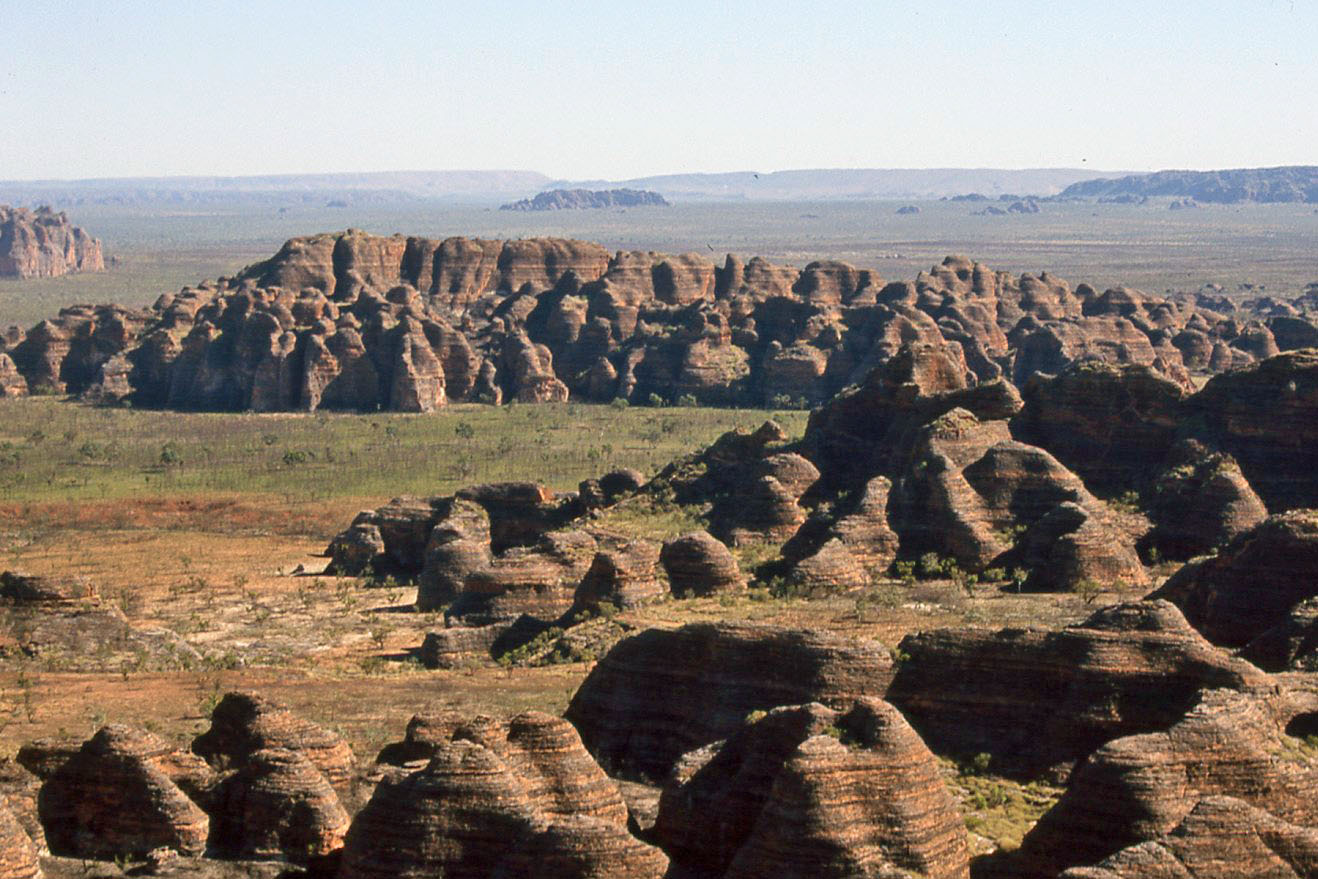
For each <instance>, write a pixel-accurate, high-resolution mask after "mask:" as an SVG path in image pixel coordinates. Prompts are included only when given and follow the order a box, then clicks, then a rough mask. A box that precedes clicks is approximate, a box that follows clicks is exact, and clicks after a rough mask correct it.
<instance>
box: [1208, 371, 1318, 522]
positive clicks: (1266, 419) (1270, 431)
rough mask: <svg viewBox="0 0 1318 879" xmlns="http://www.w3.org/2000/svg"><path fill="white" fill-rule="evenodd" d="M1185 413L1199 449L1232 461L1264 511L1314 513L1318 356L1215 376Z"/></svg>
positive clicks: (1317, 468)
mask: <svg viewBox="0 0 1318 879" xmlns="http://www.w3.org/2000/svg"><path fill="white" fill-rule="evenodd" d="M1187 406H1188V409H1189V414H1190V415H1191V417H1193V418H1194V419H1195V420H1196V426H1197V427H1198V428H1199V434H1198V435H1199V436H1200V437H1201V438H1202V439H1204V441H1205V444H1206V445H1208V446H1209V447H1210V448H1213V449H1217V450H1220V451H1223V452H1226V453H1227V454H1229V455H1231V456H1232V457H1233V458H1235V460H1236V461H1237V462H1239V464H1240V469H1241V471H1242V472H1243V473H1244V476H1245V479H1247V480H1248V482H1249V484H1250V485H1251V486H1252V487H1253V489H1254V491H1256V492H1258V495H1259V497H1260V498H1262V499H1263V502H1264V503H1266V504H1267V506H1268V509H1269V511H1271V512H1281V511H1283V510H1289V509H1294V508H1297V507H1314V506H1318V350H1313V349H1309V350H1304V351H1288V352H1286V353H1285V354H1281V355H1279V356H1277V357H1273V358H1270V359H1268V360H1265V361H1263V362H1261V363H1257V364H1254V365H1252V366H1249V367H1247V368H1245V369H1241V370H1238V371H1235V372H1232V373H1229V374H1226V375H1221V376H1215V377H1214V378H1213V379H1211V380H1210V381H1209V382H1208V384H1207V385H1205V386H1204V389H1203V390H1202V391H1200V392H1199V393H1198V394H1195V395H1194V397H1192V398H1191V399H1190V400H1189V401H1188V403H1187Z"/></svg>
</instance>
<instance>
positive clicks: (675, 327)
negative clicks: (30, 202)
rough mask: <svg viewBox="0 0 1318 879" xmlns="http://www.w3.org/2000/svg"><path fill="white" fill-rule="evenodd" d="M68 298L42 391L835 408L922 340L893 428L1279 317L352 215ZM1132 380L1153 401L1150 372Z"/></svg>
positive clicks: (172, 397)
mask: <svg viewBox="0 0 1318 879" xmlns="http://www.w3.org/2000/svg"><path fill="white" fill-rule="evenodd" d="M1247 304H1248V303H1247ZM1280 305H1281V304H1280V303H1277V302H1264V301H1262V300H1260V301H1258V302H1256V303H1254V304H1253V306H1252V307H1253V308H1254V309H1255V310H1256V311H1257V313H1258V314H1259V315H1260V316H1265V317H1266V318H1267V319H1268V320H1273V319H1275V318H1279V317H1285V319H1287V320H1290V321H1292V322H1294V326H1290V325H1287V326H1285V327H1283V325H1282V324H1280V323H1279V324H1277V326H1278V330H1279V331H1280V332H1282V334H1283V337H1284V339H1285V340H1286V342H1287V344H1288V345H1291V346H1294V345H1296V344H1300V343H1302V342H1303V341H1304V340H1305V339H1306V338H1308V335H1306V333H1305V332H1304V329H1303V328H1304V327H1309V328H1310V330H1311V332H1310V333H1309V335H1314V337H1315V338H1318V330H1313V329H1312V328H1313V322H1312V320H1311V319H1310V318H1309V312H1308V311H1302V310H1300V309H1298V308H1296V307H1293V306H1289V305H1286V308H1281V309H1280V311H1279V306H1280ZM111 308H112V307H111ZM1287 309H1289V310H1287ZM69 311H70V313H68V314H61V315H60V316H59V317H58V318H55V319H52V320H51V321H46V322H43V323H42V324H40V325H38V326H37V327H34V328H33V330H32V332H30V333H28V334H27V335H28V336H30V337H32V338H31V341H30V342H25V341H19V342H15V343H10V342H6V343H5V348H4V349H3V350H0V355H5V354H7V355H9V356H10V357H11V358H12V359H13V361H14V364H15V368H16V369H17V371H18V373H19V375H20V376H22V378H23V380H24V381H25V382H26V383H27V385H28V387H29V389H30V390H32V391H36V390H45V389H49V390H50V391H53V392H65V391H71V392H73V393H78V394H86V395H87V397H88V398H89V399H95V400H99V401H103V402H119V401H127V402H131V403H133V404H134V405H138V406H159V407H170V408H183V409H214V410H254V411H279V410H313V409H320V408H329V409H350V410H365V411H375V410H377V409H394V410H399V411H411V412H427V411H432V410H433V409H435V408H437V407H440V406H442V405H444V404H445V403H446V402H457V401H463V402H473V401H485V402H496V403H497V402H499V401H501V400H520V401H524V402H544V401H561V400H564V399H568V398H569V397H571V398H576V399H588V400H595V401H600V402H604V401H609V400H612V399H615V398H617V397H623V398H626V399H631V400H637V401H648V400H649V399H651V397H652V396H654V397H660V398H663V399H664V400H668V401H677V400H679V399H682V398H687V397H691V398H694V399H695V400H696V401H697V402H700V403H705V404H713V405H747V404H753V405H773V406H780V405H801V404H807V405H815V404H819V403H823V402H824V401H826V400H828V399H829V398H830V397H831V396H832V395H834V394H836V393H837V392H838V391H840V390H842V389H843V388H846V387H848V386H850V385H864V384H866V383H867V382H868V379H867V376H868V375H869V374H870V373H871V372H873V371H874V370H875V369H876V368H880V367H884V366H885V365H886V364H888V363H889V362H890V361H892V360H894V359H895V358H898V355H899V354H900V352H901V351H902V349H903V348H905V347H907V346H914V347H915V348H917V349H919V350H920V351H921V352H923V353H922V354H920V355H919V358H918V359H920V361H921V363H920V366H919V368H918V369H917V370H916V372H918V373H919V378H918V380H917V381H916V384H917V385H919V387H920V391H919V393H918V394H916V395H914V396H912V395H910V394H909V392H903V393H897V394H895V395H892V394H890V395H889V396H888V397H887V398H886V400H885V407H886V408H887V409H889V410H890V411H889V412H888V414H887V415H886V416H885V417H883V418H881V419H880V420H879V421H878V422H877V423H876V424H875V425H874V428H875V430H876V431H877V432H879V433H888V432H889V431H890V429H892V431H893V435H894V436H896V435H898V434H900V425H899V424H894V419H895V420H896V421H897V422H901V421H903V420H904V416H905V415H909V414H910V410H911V409H912V407H914V408H916V409H920V408H922V407H926V406H932V407H933V408H934V409H935V410H936V411H934V412H932V414H930V413H926V416H927V417H933V416H936V415H937V414H940V413H941V412H942V411H946V409H947V408H950V407H951V406H953V405H961V406H965V407H966V408H970V409H971V410H972V411H975V412H976V414H978V415H981V416H987V415H988V414H989V413H988V412H987V411H986V410H983V409H980V408H977V407H976V406H974V405H972V401H971V400H965V399H963V400H958V401H956V402H952V403H950V404H948V405H943V406H940V405H936V404H935V402H934V401H932V400H929V399H921V398H922V397H925V398H927V397H929V396H930V395H936V394H940V393H946V392H949V391H953V390H965V389H971V388H974V387H975V386H977V385H987V386H993V385H995V384H996V383H997V382H999V381H1000V380H1003V379H1010V380H1012V381H1015V382H1017V383H1026V382H1027V381H1029V380H1030V377H1031V376H1036V375H1045V374H1046V375H1050V376H1051V375H1055V374H1057V373H1058V372H1060V371H1064V370H1066V369H1067V368H1068V367H1069V366H1071V365H1072V364H1074V363H1076V362H1079V361H1086V362H1088V361H1096V362H1100V363H1104V364H1110V365H1112V367H1113V368H1116V369H1117V370H1118V371H1129V370H1135V369H1144V370H1145V371H1146V372H1149V374H1150V375H1155V377H1161V378H1159V379H1158V380H1162V379H1165V380H1167V381H1170V382H1172V383H1174V384H1175V385H1177V386H1179V387H1181V388H1183V389H1185V390H1186V391H1188V390H1190V379H1189V373H1188V371H1187V370H1188V369H1195V370H1197V371H1200V372H1203V371H1220V370H1226V369H1235V368H1239V367H1242V366H1245V365H1248V364H1250V363H1253V362H1255V361H1257V360H1259V359H1261V358H1266V357H1269V356H1271V355H1272V354H1274V353H1275V352H1276V351H1277V350H1278V348H1279V346H1278V345H1277V344H1276V342H1275V340H1274V338H1273V334H1272V331H1271V330H1270V329H1269V327H1268V326H1267V325H1265V324H1264V323H1263V322H1262V321H1260V320H1249V321H1240V320H1234V319H1231V318H1227V317H1225V316H1223V315H1222V314H1219V313H1217V312H1214V311H1211V310H1209V309H1208V308H1205V307H1200V306H1199V305H1198V304H1196V303H1195V302H1192V301H1190V300H1189V299H1188V298H1186V297H1181V298H1178V299H1167V298H1160V297H1156V296H1151V295H1149V294H1146V293H1142V292H1140V291H1138V290H1130V289H1127V288H1116V289H1113V290H1107V291H1105V292H1102V293H1100V292H1098V291H1096V290H1094V289H1092V288H1090V287H1089V286H1088V285H1085V284H1080V285H1078V286H1077V287H1075V288H1074V290H1073V289H1072V288H1071V286H1070V285H1069V284H1067V283H1066V282H1065V281H1062V280H1060V279H1058V278H1055V277H1052V276H1050V275H1048V274H1047V273H1044V274H1042V275H1040V276H1038V277H1035V276H1031V275H1022V276H1020V277H1019V278H1012V277H1010V276H1008V275H1006V274H1005V273H1000V272H994V271H992V270H991V269H989V268H988V267H986V266H984V265H982V264H980V263H975V262H973V261H971V260H969V259H967V258H965V257H948V258H947V259H945V260H943V262H942V263H940V264H939V265H936V266H933V267H932V268H931V269H930V270H929V271H926V272H921V273H920V274H919V275H918V276H917V277H916V278H915V280H914V281H908V282H892V283H888V284H886V285H885V284H884V283H883V282H882V281H881V280H880V279H879V277H878V276H877V273H875V272H874V271H873V270H871V269H867V268H863V267H857V266H852V265H849V264H847V263H844V262H839V261H835V260H817V261H814V262H811V263H809V264H807V265H806V267H805V268H804V269H802V270H797V269H795V268H792V267H790V266H773V265H770V264H768V263H767V262H765V261H764V260H762V259H759V258H754V259H751V260H749V261H746V262H744V263H743V262H742V261H741V260H740V259H739V258H737V257H735V256H732V255H729V256H727V257H726V258H725V259H724V260H723V263H722V265H716V264H714V263H713V262H710V261H708V260H707V259H706V258H705V257H704V256H702V255H701V254H698V253H683V254H663V253H654V252H649V251H619V252H617V253H615V254H613V255H610V254H609V253H608V252H607V251H605V250H604V249H603V248H602V247H600V246H599V245H596V244H590V243H588V242H582V241H572V240H567V239H558V238H530V239H519V240H512V241H490V240H482V239H469V238H449V239H445V240H443V241H438V240H432V239H426V238H419V237H406V238H405V237H403V236H399V235H395V236H390V237H387V238H386V237H379V236H373V235H368V234H366V233H363V232H361V231H359V230H353V229H350V230H347V231H346V232H342V233H334V234H325V235H313V236H308V237H305V238H296V239H293V240H290V241H289V242H287V243H286V244H285V245H284V246H283V248H281V249H280V251H279V252H278V253H277V254H275V255H274V256H273V257H272V258H270V259H269V260H266V261H264V262H261V263H257V264H255V265H253V266H250V267H249V268H247V269H245V270H244V271H243V272H241V273H240V274H239V275H238V276H236V277H234V278H227V279H221V280H220V281H218V282H216V283H206V284H201V285H199V286H197V287H195V288H185V289H184V290H182V291H180V292H178V293H171V294H166V295H164V296H161V297H160V299H159V300H158V301H157V302H156V304H155V305H154V306H153V307H152V308H151V309H150V311H149V312H142V313H136V312H128V311H127V310H125V309H119V312H122V314H120V315H119V319H118V320H117V321H116V320H113V319H110V318H111V317H112V316H110V315H106V316H105V317H106V321H105V322H104V323H105V327H106V329H107V333H106V334H103V335H102V336H99V337H98V336H97V335H96V333H95V332H94V331H88V330H87V329H86V328H87V327H88V326H97V325H99V324H100V323H101V320H100V318H97V317H95V316H94V315H93V312H94V311H96V310H95V309H89V308H87V307H86V306H77V307H75V308H74V309H71V310H69ZM130 315H131V319H127V318H128V317H129V316H130ZM116 327H118V328H120V329H122V330H123V331H124V332H116V330H115V328H116ZM89 332H90V334H89V335H88V333H89ZM92 340H94V341H95V344H94V345H90V346H89V345H88V342H89V341H92ZM20 349H21V350H20ZM904 368H905V367H900V366H899V368H898V371H899V372H901V371H902V369H904ZM907 381H909V378H906V379H904V378H900V377H899V378H897V379H896V380H895V383H896V384H897V385H901V384H905V383H907ZM1121 383H1122V384H1123V387H1125V388H1126V389H1127V390H1133V391H1134V392H1135V396H1136V397H1138V393H1139V389H1138V388H1135V385H1137V384H1139V382H1135V383H1134V384H1132V383H1131V382H1129V381H1126V380H1124V379H1122V380H1121ZM6 384H7V386H9V387H17V383H16V382H14V381H9V382H7V383H6ZM1145 384H1147V382H1145ZM894 390H895V388H889V391H894ZM986 393H987V395H988V397H993V396H994V395H997V396H1001V393H1002V391H1001V389H1000V388H996V387H995V388H994V389H993V390H991V391H988V392H986ZM864 396H865V395H862V397H864ZM973 396H975V395H973V394H972V397H973ZM1064 396H1065V395H1063V397H1064ZM867 399H871V398H867ZM1132 399H1133V398H1132ZM871 402H873V401H872V399H871ZM982 402H983V404H984V405H985V406H989V405H990V401H989V400H988V399H984V400H983V401H982ZM1135 402H1136V403H1138V402H1139V401H1138V400H1136V401H1135ZM1059 403H1060V405H1062V406H1063V408H1066V407H1067V406H1070V405H1071V404H1070V402H1068V401H1067V400H1066V399H1061V400H1060V401H1059ZM1003 405H1010V401H1002V400H999V401H998V403H997V406H998V407H999V408H998V409H995V410H994V411H995V413H996V414H994V415H993V416H992V417H1005V414H1010V412H1008V413H1005V414H1004V413H1003V412H1002V411H1001V409H1000V407H1001V406H1003ZM1086 405H1088V407H1089V408H1090V409H1093V410H1094V411H1093V412H1091V413H1090V415H1091V416H1092V417H1093V418H1096V419H1098V420H1099V421H1100V422H1102V421H1103V419H1104V418H1106V417H1107V416H1106V415H1104V414H1103V413H1102V412H1099V411H1097V410H1102V409H1104V408H1105V407H1104V405H1102V404H1098V405H1097V408H1096V409H1095V404H1086ZM1072 408H1074V407H1072ZM1107 408H1109V409H1111V407H1107ZM1081 409H1084V406H1082V407H1081ZM1076 411H1080V410H1076ZM1121 411H1122V410H1114V411H1111V412H1109V413H1108V414H1109V415H1113V414H1115V415H1120V413H1121ZM1128 414H1129V413H1127V415H1128ZM927 417H926V418H925V419H924V420H927ZM844 420H845V419H844ZM1139 433H1140V431H1133V432H1131V433H1130V436H1131V438H1132V441H1134V440H1136V439H1138V438H1139V437H1138V436H1137V434H1139ZM1109 436H1110V437H1111V438H1112V439H1114V441H1116V442H1117V443H1118V444H1120V443H1123V442H1125V441H1126V440H1125V438H1124V436H1123V435H1122V434H1121V433H1113V434H1109ZM1228 451H1232V452H1233V453H1234V450H1230V449H1228ZM875 454H877V455H878V456H879V457H880V458H882V457H884V454H883V453H875ZM898 457H900V456H898ZM1063 460H1064V461H1066V462H1067V463H1071V459H1070V458H1067V457H1065V456H1063ZM1105 460H1107V461H1109V462H1118V461H1119V458H1118V457H1116V453H1115V452H1114V454H1113V455H1112V456H1109V457H1108V458H1106V459H1105ZM817 463H821V469H824V470H828V469H829V468H828V467H827V466H824V464H825V462H817ZM873 463H874V462H873V461H861V462H858V464H859V465H860V466H863V467H868V468H869V469H870V472H868V473H867V474H866V475H867V476H873V475H877V474H878V473H880V472H883V473H888V471H887V470H885V469H883V468H882V467H880V468H878V469H874V468H873V467H872V465H873ZM1242 463H1244V462H1243V461H1242ZM1114 465H1115V464H1114ZM1076 466H1077V467H1078V466H1079V463H1078V462H1077V463H1076ZM1095 466H1096V467H1102V466H1105V465H1104V464H1103V462H1102V461H1100V462H1098V463H1096V464H1095ZM1246 470H1247V472H1248V465H1246ZM888 475H892V474H891V473H889V474H888Z"/></svg>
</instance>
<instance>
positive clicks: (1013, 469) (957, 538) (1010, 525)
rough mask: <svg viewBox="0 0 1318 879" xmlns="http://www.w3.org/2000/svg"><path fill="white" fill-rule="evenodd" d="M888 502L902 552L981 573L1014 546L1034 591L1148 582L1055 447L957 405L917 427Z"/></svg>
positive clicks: (1129, 544) (1130, 546) (1126, 542)
mask: <svg viewBox="0 0 1318 879" xmlns="http://www.w3.org/2000/svg"><path fill="white" fill-rule="evenodd" d="M894 507H895V511H894V519H895V524H896V530H897V532H898V533H899V534H900V535H901V538H902V550H903V552H905V553H907V554H908V555H912V556H914V555H919V554H922V553H925V552H934V553H937V554H938V555H940V556H946V557H950V558H952V559H954V560H955V561H956V562H957V564H958V565H960V566H961V567H962V568H963V569H965V570H969V571H979V570H982V569H984V568H985V567H987V566H989V565H991V564H995V563H1001V562H1003V561H1004V560H1005V559H1006V558H1008V554H1009V553H1014V554H1016V555H1019V556H1021V558H1022V559H1023V562H1022V564H1023V566H1024V567H1026V568H1027V569H1028V570H1030V571H1031V582H1030V583H1029V586H1030V588H1032V589H1039V590H1050V591H1055V590H1065V589H1068V588H1074V587H1075V586H1077V585H1078V584H1080V583H1082V582H1084V581H1086V580H1093V581H1095V582H1099V583H1124V584H1131V585H1142V584H1145V583H1147V582H1148V578H1147V575H1146V574H1145V571H1144V568H1143V566H1142V565H1141V564H1140V561H1139V558H1138V556H1137V555H1136V554H1135V547H1134V542H1133V541H1132V540H1131V539H1130V538H1128V537H1126V536H1125V535H1124V534H1123V533H1122V532H1121V530H1120V529H1119V528H1118V526H1117V524H1116V522H1115V520H1114V518H1113V516H1112V514H1111V513H1110V511H1108V509H1107V508H1106V507H1105V506H1104V505H1103V504H1102V503H1101V502H1100V501H1098V500H1097V499H1096V498H1095V497H1094V496H1093V495H1091V494H1090V493H1089V492H1088V490H1086V488H1085V486H1084V483H1083V482H1082V481H1081V480H1080V478H1079V477H1077V476H1076V475H1075V474H1074V473H1072V472H1071V471H1069V470H1067V469H1066V468H1065V467H1063V466H1062V465H1061V463H1059V462H1058V461H1057V459H1056V458H1054V457H1053V456H1052V455H1050V454H1048V453H1047V452H1046V451H1044V450H1043V449H1040V448H1037V447H1035V446H1030V445H1026V444H1025V443H1020V442H1016V441H1014V440H1012V439H1011V433H1010V430H1009V428H1008V425H1007V422H1005V421H980V420H979V419H977V418H975V416H974V415H973V414H971V413H970V412H967V411H965V410H963V409H953V410H951V411H950V412H948V413H946V414H944V415H942V416H940V417H939V418H937V419H936V420H934V421H933V422H931V423H930V424H929V425H928V426H927V427H925V428H923V429H922V430H921V431H920V432H919V434H918V435H917V438H916V440H915V442H914V448H913V450H912V455H911V459H910V464H909V467H908V470H907V473H906V475H905V477H904V478H903V480H902V481H901V483H900V485H899V492H898V496H897V497H896V498H895V499H894ZM1022 530H1023V531H1024V534H1023V536H1021V537H1020V538H1019V541H1018V537H1017V535H1020V534H1021V532H1022Z"/></svg>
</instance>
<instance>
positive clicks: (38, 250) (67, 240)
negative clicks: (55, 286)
mask: <svg viewBox="0 0 1318 879" xmlns="http://www.w3.org/2000/svg"><path fill="white" fill-rule="evenodd" d="M104 270H105V260H104V257H103V256H102V254H101V242H100V241H99V240H97V239H95V238H93V237H91V236H90V235H88V234H87V233H86V232H84V231H83V230H82V229H80V228H78V227H77V226H74V225H73V224H72V223H70V222H69V218H68V216H67V215H66V214H64V213H62V212H61V213H56V212H55V211H53V210H51V209H50V208H48V207H40V208H37V209H36V210H35V211H32V210H28V209H27V208H11V207H9V206H8V205H0V278H54V277H57V276H59V275H67V274H69V273H70V272H100V271H104Z"/></svg>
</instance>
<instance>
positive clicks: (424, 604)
mask: <svg viewBox="0 0 1318 879" xmlns="http://www.w3.org/2000/svg"><path fill="white" fill-rule="evenodd" d="M490 559H491V555H490V517H489V514H488V513H486V512H485V508H484V507H482V506H480V505H479V504H477V503H475V502H474V501H469V500H465V499H463V498H454V499H453V500H452V502H451V503H449V504H448V506H447V509H446V511H445V514H444V516H443V518H442V519H440V520H439V521H438V522H436V523H435V525H434V526H433V527H432V528H431V529H430V534H429V536H428V537H427V538H426V548H425V556H424V562H423V564H422V568H421V575H420V576H419V577H418V579H417V593H416V605H417V609H418V610H421V611H431V610H437V609H439V608H440V607H443V606H444V605H445V604H448V603H449V602H450V601H452V600H453V599H454V598H456V597H457V595H458V593H459V592H461V591H462V584H463V583H464V582H466V579H467V576H468V575H470V574H472V573H475V572H476V571H479V570H482V569H484V568H485V567H487V566H488V565H489V564H490Z"/></svg>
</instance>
